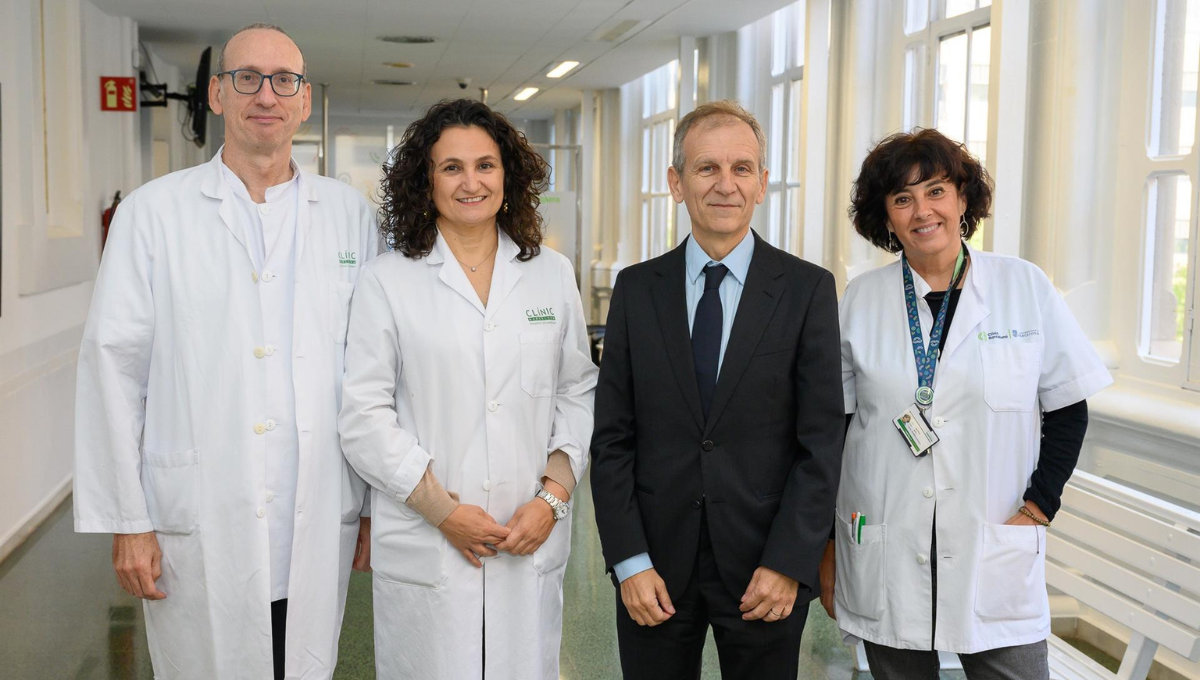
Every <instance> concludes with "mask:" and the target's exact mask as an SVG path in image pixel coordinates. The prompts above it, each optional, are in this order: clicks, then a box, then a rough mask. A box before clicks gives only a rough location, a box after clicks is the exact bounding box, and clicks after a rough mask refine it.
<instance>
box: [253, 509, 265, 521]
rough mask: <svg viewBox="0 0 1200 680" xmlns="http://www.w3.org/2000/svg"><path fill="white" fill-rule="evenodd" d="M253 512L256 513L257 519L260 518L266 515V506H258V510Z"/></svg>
mask: <svg viewBox="0 0 1200 680" xmlns="http://www.w3.org/2000/svg"><path fill="white" fill-rule="evenodd" d="M254 514H256V515H258V517H259V519H262V518H263V517H266V516H267V510H266V508H259V509H258V512H256V513H254Z"/></svg>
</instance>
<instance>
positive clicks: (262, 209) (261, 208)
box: [258, 205, 271, 215]
mask: <svg viewBox="0 0 1200 680" xmlns="http://www.w3.org/2000/svg"><path fill="white" fill-rule="evenodd" d="M258 212H259V213H261V214H263V215H270V214H271V209H270V208H268V207H267V206H265V205H260V206H258Z"/></svg>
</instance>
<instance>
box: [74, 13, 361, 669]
mask: <svg viewBox="0 0 1200 680" xmlns="http://www.w3.org/2000/svg"><path fill="white" fill-rule="evenodd" d="M217 63H218V68H217V71H218V73H217V75H215V76H213V77H212V79H211V81H210V82H209V83H208V97H209V104H210V106H211V108H212V110H213V112H214V113H216V114H217V115H219V116H222V117H223V118H224V121H225V145H224V146H223V147H222V148H221V149H220V151H218V152H217V154H216V155H215V156H214V157H213V159H212V161H211V162H209V163H206V164H204V165H202V166H199V167H196V168H191V169H188V170H183V171H180V172H176V173H172V174H170V175H167V176H165V177H162V178H160V179H157V180H155V181H153V182H150V183H148V184H146V185H145V186H143V187H142V188H140V189H138V190H137V191H134V192H133V193H132V194H130V195H129V197H128V198H127V199H126V200H125V201H124V202H122V204H121V208H120V209H119V210H118V211H117V213H116V218H115V221H114V223H113V226H112V229H111V231H110V235H109V239H108V244H107V248H106V250H105V254H104V259H103V262H102V264H101V267H100V273H99V276H98V277H97V280H96V287H95V293H94V297H93V300H92V307H91V312H90V313H89V315H88V321H87V326H86V329H85V331H84V338H83V342H82V346H81V350H80V356H79V375H78V382H77V402H76V419H77V421H76V425H77V426H76V475H75V504H74V507H75V527H76V530H77V531H80V532H92V533H112V534H113V567H114V569H115V570H116V574H117V579H118V581H119V582H120V584H121V586H122V587H123V588H124V589H125V590H126V591H128V592H129V593H130V594H132V595H135V596H137V597H140V598H142V599H143V600H144V609H145V614H146V625H147V634H148V637H149V643H150V651H151V659H152V662H153V665H154V673H155V677H156V678H159V679H160V680H164V679H168V678H170V679H195V680H214V679H216V678H221V679H226V678H246V679H250V680H261V679H262V678H270V677H272V675H273V676H274V677H275V678H284V677H287V678H303V679H305V680H323V679H328V678H330V677H331V676H332V674H333V667H334V664H335V662H336V658H337V645H338V634H339V631H340V628H341V620H342V613H343V608H344V605H345V593H346V586H347V583H348V581H349V576H350V569H351V565H352V564H353V567H354V568H357V569H361V570H369V568H370V567H369V565H370V552H369V550H370V547H369V545H370V544H369V531H370V524H369V522H370V520H369V518H366V517H363V518H361V520H360V515H365V514H367V513H365V512H363V510H364V507H363V506H364V490H365V486H364V485H363V483H362V481H361V480H360V479H359V478H358V477H357V476H356V475H355V474H354V473H353V472H352V471H351V470H350V469H349V467H348V466H347V465H346V464H345V461H344V459H343V457H342V452H341V448H340V442H339V438H338V432H337V414H338V410H339V405H340V402H341V379H342V365H343V364H342V361H343V353H344V350H345V339H346V324H347V317H348V314H349V304H350V294H351V291H352V290H353V287H354V282H355V280H356V279H357V276H358V272H359V270H360V268H361V266H362V264H363V263H365V262H366V261H367V260H369V259H371V258H372V257H374V255H375V254H376V252H377V251H378V237H377V233H376V226H375V219H374V212H373V210H372V209H371V208H370V207H369V206H368V204H367V202H366V201H365V200H364V198H363V196H362V195H361V194H359V193H358V192H357V191H355V190H354V189H352V188H351V187H349V186H347V185H345V184H342V183H341V182H337V181H334V180H331V179H327V178H324V177H317V176H313V175H309V174H307V173H304V172H302V171H301V170H300V169H299V168H298V167H297V166H296V164H295V163H294V162H292V160H291V150H292V136H293V135H294V134H295V133H296V130H297V129H298V128H299V126H300V124H301V123H302V122H303V121H304V120H306V119H307V118H308V116H309V113H310V111H311V107H312V91H311V86H310V85H309V84H308V83H307V82H306V79H305V75H304V74H305V64H304V57H303V55H302V54H301V52H300V49H299V48H298V47H297V46H296V44H295V43H294V42H292V40H291V39H290V38H289V37H288V36H287V34H286V33H284V31H283V30H282V29H280V28H279V27H277V26H270V25H265V24H255V25H252V26H248V27H246V28H244V29H242V30H241V31H239V32H238V33H236V34H235V35H234V36H233V37H232V38H231V39H230V40H229V41H228V42H227V43H226V44H225V45H224V47H223V48H222V50H221V54H220V57H219V59H218V62H217ZM199 85H201V86H202V85H203V84H199ZM285 670H286V673H285Z"/></svg>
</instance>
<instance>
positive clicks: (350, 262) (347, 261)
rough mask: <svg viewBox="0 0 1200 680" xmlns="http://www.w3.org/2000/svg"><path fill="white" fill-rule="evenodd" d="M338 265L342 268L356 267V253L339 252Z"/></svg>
mask: <svg viewBox="0 0 1200 680" xmlns="http://www.w3.org/2000/svg"><path fill="white" fill-rule="evenodd" d="M338 264H340V265H342V266H343V267H357V266H358V253H356V252H354V251H351V250H339V251H338Z"/></svg>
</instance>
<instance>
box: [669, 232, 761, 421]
mask: <svg viewBox="0 0 1200 680" xmlns="http://www.w3.org/2000/svg"><path fill="white" fill-rule="evenodd" d="M686 246H687V241H684V242H683V245H680V246H679V247H677V248H675V249H674V250H672V251H671V252H669V253H667V254H666V255H665V256H663V257H662V258H660V259H659V261H658V268H657V269H656V271H655V273H656V274H657V279H656V280H655V282H654V290H653V296H654V307H655V311H656V312H657V314H656V316H657V317H658V327H659V330H661V331H662V335H663V342H664V343H665V344H666V346H667V357H668V359H669V361H670V362H671V368H672V370H674V372H675V379H676V381H677V382H678V383H679V391H680V392H682V393H683V398H684V401H686V402H687V405H688V410H689V411H691V412H692V417H693V418H695V419H696V425H697V427H700V428H701V429H703V428H704V412H703V411H702V410H701V408H700V390H699V388H697V387H696V367H695V365H694V362H693V359H692V338H691V335H689V333H688V319H687V297H686V294H685V292H684V286H685V285H686V278H687V273H686V271H685V268H686V266H685V263H684V252H685V247H686ZM743 299H745V297H744V296H743Z"/></svg>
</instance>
